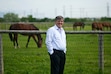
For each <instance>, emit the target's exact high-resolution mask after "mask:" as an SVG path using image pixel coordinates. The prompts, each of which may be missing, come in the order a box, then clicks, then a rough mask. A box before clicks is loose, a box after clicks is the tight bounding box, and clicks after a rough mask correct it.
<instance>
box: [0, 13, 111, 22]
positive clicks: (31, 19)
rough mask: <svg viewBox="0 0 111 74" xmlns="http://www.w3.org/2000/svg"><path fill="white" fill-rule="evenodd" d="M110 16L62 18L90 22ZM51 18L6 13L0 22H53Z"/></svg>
mask: <svg viewBox="0 0 111 74" xmlns="http://www.w3.org/2000/svg"><path fill="white" fill-rule="evenodd" d="M110 20H111V17H101V18H69V17H66V18H65V19H64V21H65V22H75V21H76V22H77V21H81V22H88V21H89V22H90V21H110ZM53 21H54V19H52V18H47V17H44V18H35V17H33V16H32V15H27V17H21V18H20V17H19V16H18V14H15V13H6V14H4V15H3V17H0V22H53Z"/></svg>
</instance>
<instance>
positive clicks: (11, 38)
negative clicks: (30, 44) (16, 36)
mask: <svg viewBox="0 0 111 74" xmlns="http://www.w3.org/2000/svg"><path fill="white" fill-rule="evenodd" d="M9 30H11V26H10V28H9ZM9 38H10V40H11V41H13V36H12V33H9Z"/></svg>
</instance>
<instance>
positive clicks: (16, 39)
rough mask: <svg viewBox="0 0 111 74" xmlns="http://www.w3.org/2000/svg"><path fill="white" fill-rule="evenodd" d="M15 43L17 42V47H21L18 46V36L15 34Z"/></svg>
mask: <svg viewBox="0 0 111 74" xmlns="http://www.w3.org/2000/svg"><path fill="white" fill-rule="evenodd" d="M14 37H15V42H16V45H17V47H19V45H18V34H15V36H14Z"/></svg>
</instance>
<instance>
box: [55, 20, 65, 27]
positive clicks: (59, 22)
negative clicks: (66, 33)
mask: <svg viewBox="0 0 111 74" xmlns="http://www.w3.org/2000/svg"><path fill="white" fill-rule="evenodd" d="M55 23H56V25H57V27H58V28H61V27H62V26H63V24H64V20H63V19H60V20H56V22H55Z"/></svg>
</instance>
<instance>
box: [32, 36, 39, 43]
mask: <svg viewBox="0 0 111 74" xmlns="http://www.w3.org/2000/svg"><path fill="white" fill-rule="evenodd" d="M32 37H33V39H34V41H35V42H36V44H37V40H36V38H35V36H34V35H33V36H32ZM37 45H38V44H37Z"/></svg>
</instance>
